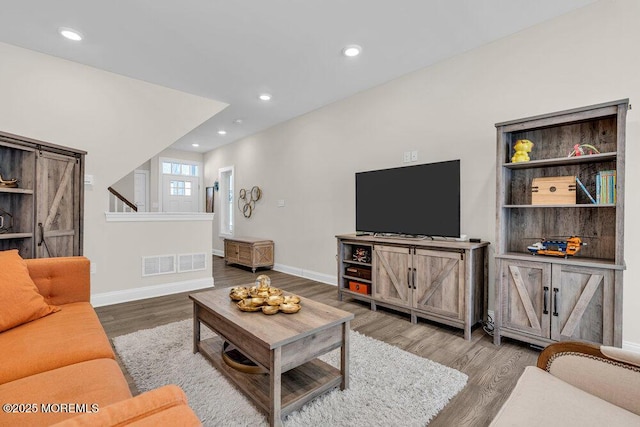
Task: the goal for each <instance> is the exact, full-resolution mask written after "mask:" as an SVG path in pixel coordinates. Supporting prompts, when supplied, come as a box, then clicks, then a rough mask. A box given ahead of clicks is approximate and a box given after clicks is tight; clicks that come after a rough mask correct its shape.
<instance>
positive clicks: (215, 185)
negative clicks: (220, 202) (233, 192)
mask: <svg viewBox="0 0 640 427" xmlns="http://www.w3.org/2000/svg"><path fill="white" fill-rule="evenodd" d="M218 190H220V183H219V182H218V181H216V182H214V183H213V191H218Z"/></svg>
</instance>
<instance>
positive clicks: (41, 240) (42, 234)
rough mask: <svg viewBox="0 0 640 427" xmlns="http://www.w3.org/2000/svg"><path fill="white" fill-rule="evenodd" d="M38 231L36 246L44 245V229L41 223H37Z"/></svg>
mask: <svg viewBox="0 0 640 427" xmlns="http://www.w3.org/2000/svg"><path fill="white" fill-rule="evenodd" d="M38 230H39V231H40V241H39V242H38V246H42V244H43V243H44V227H43V226H42V223H41V222H39V223H38Z"/></svg>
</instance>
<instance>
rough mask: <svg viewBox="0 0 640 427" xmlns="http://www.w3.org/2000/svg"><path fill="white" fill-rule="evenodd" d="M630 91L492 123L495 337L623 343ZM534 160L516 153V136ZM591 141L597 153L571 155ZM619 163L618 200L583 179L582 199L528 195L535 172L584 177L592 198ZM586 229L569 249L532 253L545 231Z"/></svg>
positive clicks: (560, 233)
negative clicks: (601, 175) (600, 197)
mask: <svg viewBox="0 0 640 427" xmlns="http://www.w3.org/2000/svg"><path fill="white" fill-rule="evenodd" d="M628 105H629V104H628V100H620V101H614V102H610V103H605V104H599V105H593V106H589V107H584V108H577V109H573V110H568V111H561V112H557V113H552V114H546V115H542V116H536V117H530V118H526V119H520V120H512V121H509V122H504V123H498V124H496V128H497V174H496V176H497V194H496V203H497V206H496V212H497V230H496V240H497V241H496V286H495V310H494V317H495V319H494V320H495V331H494V342H495V344H496V345H499V344H500V340H501V337H503V336H504V337H510V338H514V339H518V340H521V341H526V342H530V343H533V344H537V345H547V344H549V343H552V342H555V341H565V340H579V341H587V342H593V343H599V344H605V345H615V346H621V344H622V276H623V270H624V268H625V263H624V247H623V236H624V233H623V232H624V230H623V226H624V188H625V185H624V178H625V173H624V170H625V169H624V168H625V159H624V158H625V127H626V126H625V123H626V114H627V108H628ZM520 139H528V140H530V141H532V142H533V144H534V146H533V150H532V152H531V153H530V154H529V156H530V158H531V160H530V161H527V162H519V163H512V162H511V158H512V156H513V154H514V150H513V147H514V145H515V143H516V141H517V140H520ZM576 144H578V145H582V144H590V145H592V146H594V147H596V148H597V149H598V151H600V154H586V155H581V156H569V154H570V153H571V152H572V150H573V149H574V146H575V145H576ZM609 170H613V171H615V172H616V180H617V181H616V187H615V189H616V193H617V194H616V200H615V203H609V204H602V203H599V204H594V203H592V202H591V201H590V199H589V197H588V196H587V195H586V193H585V192H583V191H582V189H581V188H580V187H579V186H578V188H577V190H576V203H575V204H573V203H567V204H549V205H539V204H536V205H532V203H531V198H532V196H531V194H532V188H531V187H532V181H533V179H534V178H540V177H561V176H562V177H567V176H571V177H578V178H579V179H580V181H581V182H582V183H583V184H584V186H585V187H586V189H587V191H588V192H589V193H591V195H592V196H593V197H594V198H595V197H596V195H595V191H596V175H597V174H598V172H600V171H609ZM572 236H578V237H581V238H582V240H583V241H584V242H586V243H587V245H586V246H582V247H581V250H580V252H578V253H577V254H576V255H575V256H573V257H561V256H560V257H556V256H545V255H532V253H531V252H529V251H528V250H527V246H529V245H531V244H533V243H535V242H536V241H538V240H539V239H548V240H563V239H566V238H568V237H572Z"/></svg>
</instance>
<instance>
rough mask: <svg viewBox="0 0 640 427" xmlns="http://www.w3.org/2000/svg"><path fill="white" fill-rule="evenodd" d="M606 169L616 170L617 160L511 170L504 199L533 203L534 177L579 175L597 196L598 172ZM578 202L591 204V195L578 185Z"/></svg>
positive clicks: (517, 203) (525, 203) (594, 196)
mask: <svg viewBox="0 0 640 427" xmlns="http://www.w3.org/2000/svg"><path fill="white" fill-rule="evenodd" d="M604 170H616V162H615V161H604V162H599V163H579V164H569V165H556V166H551V167H546V168H532V169H515V170H510V171H509V172H510V179H508V180H507V181H506V182H505V190H506V192H505V197H506V200H505V201H504V202H505V204H507V205H528V204H531V185H532V182H533V179H534V178H540V177H551V176H577V177H578V178H579V179H580V181H582V183H583V184H584V186H585V187H586V188H587V190H588V191H589V193H590V194H591V196H592V197H593V198H594V199H595V198H596V174H597V173H598V172H600V171H604ZM576 203H578V204H589V203H590V200H589V197H588V196H587V195H586V194H585V193H584V192H583V191H582V190H581V189H580V188H579V187H578V188H576Z"/></svg>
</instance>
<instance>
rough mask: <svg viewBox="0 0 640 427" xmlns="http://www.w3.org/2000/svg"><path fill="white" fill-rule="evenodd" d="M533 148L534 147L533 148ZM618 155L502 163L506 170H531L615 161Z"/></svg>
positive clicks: (594, 155)
mask: <svg viewBox="0 0 640 427" xmlns="http://www.w3.org/2000/svg"><path fill="white" fill-rule="evenodd" d="M534 148H535V147H534ZM617 156H618V153H600V154H588V155H584V156H574V157H559V158H555V159H542V160H530V161H528V162H518V163H504V164H503V165H502V166H503V167H505V168H507V169H532V168H544V167H548V166H556V165H573V164H579V163H597V162H606V161H612V160H615V159H616V157H617Z"/></svg>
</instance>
